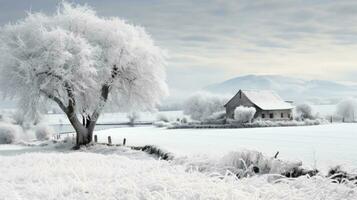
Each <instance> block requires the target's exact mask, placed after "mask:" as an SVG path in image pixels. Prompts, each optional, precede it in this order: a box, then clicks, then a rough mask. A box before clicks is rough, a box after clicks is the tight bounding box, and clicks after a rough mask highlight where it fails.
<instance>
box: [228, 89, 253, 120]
mask: <svg viewBox="0 0 357 200" xmlns="http://www.w3.org/2000/svg"><path fill="white" fill-rule="evenodd" d="M238 106H245V107H255V108H256V109H258V108H257V107H256V106H255V105H254V104H253V103H252V102H251V101H250V100H249V99H248V98H247V97H246V96H245V95H244V93H242V92H241V91H239V92H238V93H237V94H236V95H235V96H234V97H233V98H232V99H231V100H230V101H229V102H228V103H227V105H226V116H227V118H230V119H232V118H234V110H235V108H236V107H238Z"/></svg>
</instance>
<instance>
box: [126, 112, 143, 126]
mask: <svg viewBox="0 0 357 200" xmlns="http://www.w3.org/2000/svg"><path fill="white" fill-rule="evenodd" d="M126 117H127V118H128V119H129V124H130V125H131V126H134V123H135V121H137V120H138V119H139V118H140V115H139V113H137V112H130V113H128V114H127V115H126Z"/></svg>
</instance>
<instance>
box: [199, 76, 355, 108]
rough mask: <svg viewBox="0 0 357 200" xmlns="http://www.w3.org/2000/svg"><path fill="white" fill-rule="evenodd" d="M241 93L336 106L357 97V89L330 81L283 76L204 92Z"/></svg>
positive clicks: (232, 83) (213, 87)
mask: <svg viewBox="0 0 357 200" xmlns="http://www.w3.org/2000/svg"><path fill="white" fill-rule="evenodd" d="M239 89H258V90H274V91H276V92H277V93H278V94H279V95H281V97H282V98H283V99H285V100H293V101H296V102H302V101H311V102H313V103H320V104H327V103H336V102H338V101H339V100H341V99H342V98H347V97H357V86H352V85H345V84H342V83H338V82H334V81H326V80H304V79H298V78H292V77H286V76H280V75H246V76H239V77H236V78H233V79H229V80H227V81H224V82H221V83H217V84H213V85H209V86H207V87H205V88H204V90H206V91H209V92H213V93H219V94H229V95H233V94H235V93H236V92H238V90H239Z"/></svg>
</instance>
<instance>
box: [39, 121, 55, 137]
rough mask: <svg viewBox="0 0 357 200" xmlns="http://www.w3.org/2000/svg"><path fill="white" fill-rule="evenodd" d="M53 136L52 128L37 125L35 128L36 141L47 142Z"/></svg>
mask: <svg viewBox="0 0 357 200" xmlns="http://www.w3.org/2000/svg"><path fill="white" fill-rule="evenodd" d="M54 134H55V131H54V130H53V128H52V127H50V126H47V125H44V124H39V125H37V126H36V129H35V135H36V139H38V140H48V139H50V138H51V137H52V136H53V135H54Z"/></svg>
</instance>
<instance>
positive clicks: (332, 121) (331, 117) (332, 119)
mask: <svg viewBox="0 0 357 200" xmlns="http://www.w3.org/2000/svg"><path fill="white" fill-rule="evenodd" d="M332 122H333V118H332V115H331V123H332Z"/></svg>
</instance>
